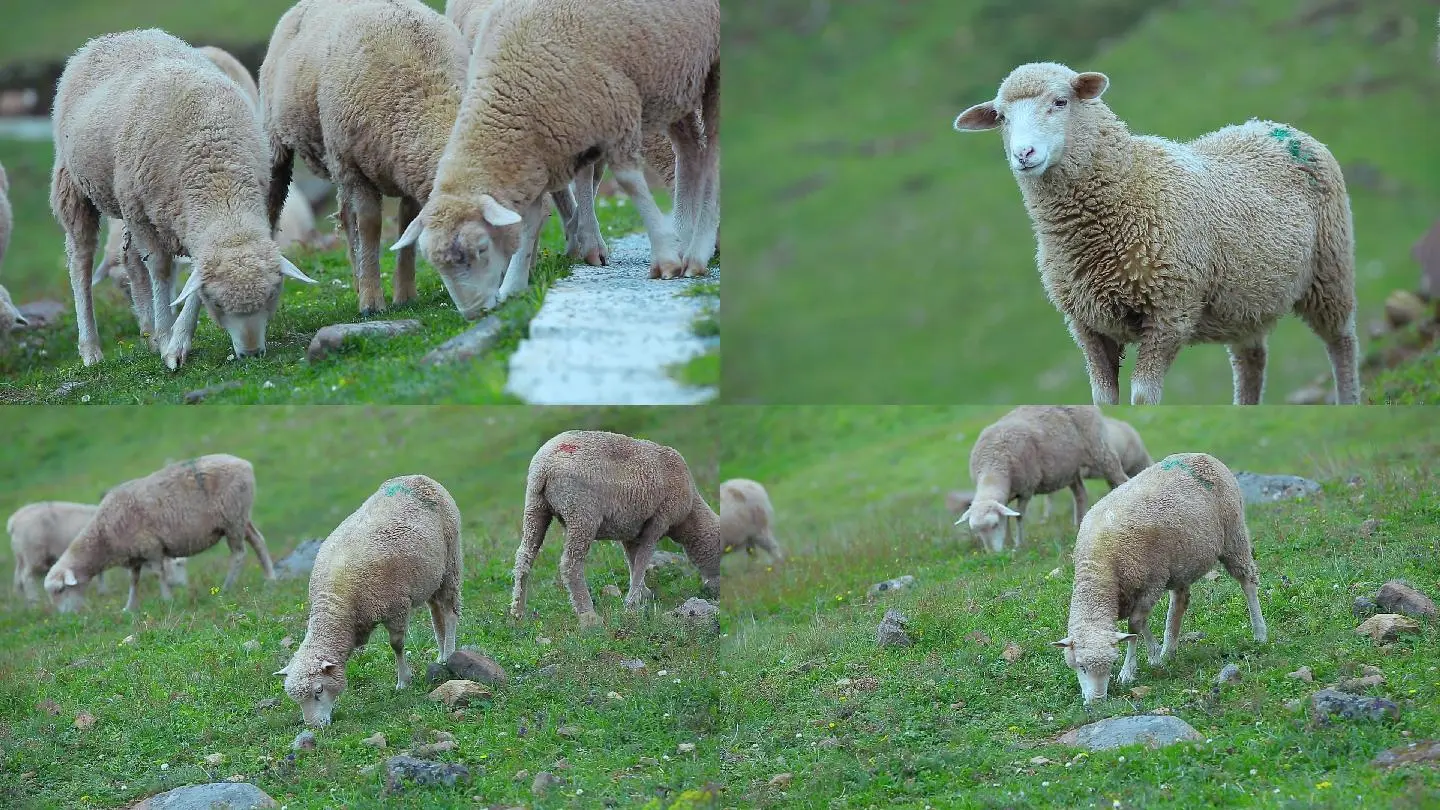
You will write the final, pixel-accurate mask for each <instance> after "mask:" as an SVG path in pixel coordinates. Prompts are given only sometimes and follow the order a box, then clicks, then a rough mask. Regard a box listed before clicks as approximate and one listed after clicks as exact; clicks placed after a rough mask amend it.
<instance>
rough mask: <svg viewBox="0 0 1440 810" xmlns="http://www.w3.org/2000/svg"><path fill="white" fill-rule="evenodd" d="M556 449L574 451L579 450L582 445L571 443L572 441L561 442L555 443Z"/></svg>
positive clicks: (566, 451)
mask: <svg viewBox="0 0 1440 810" xmlns="http://www.w3.org/2000/svg"><path fill="white" fill-rule="evenodd" d="M555 449H556V450H559V451H560V452H562V453H573V452H575V451H576V450H579V449H580V445H578V444H571V443H569V442H561V443H559V444H557V445H555Z"/></svg>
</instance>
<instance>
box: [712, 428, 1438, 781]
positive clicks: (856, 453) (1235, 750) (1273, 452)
mask: <svg viewBox="0 0 1440 810" xmlns="http://www.w3.org/2000/svg"><path fill="white" fill-rule="evenodd" d="M1429 410H1430V409H1420V408H1392V409H1383V410H1382V409H1363V411H1362V410H1356V409H1296V408H1261V409H1254V410H1246V411H1244V412H1239V411H1235V410H1233V409H1230V408H1226V407H1220V408H1193V407H1192V408H1162V409H1158V410H1157V409H1150V410H1141V409H1124V408H1115V409H1107V412H1108V413H1110V414H1111V415H1114V416H1117V417H1119V418H1121V419H1125V420H1128V421H1130V422H1131V424H1133V425H1134V426H1135V427H1136V428H1137V429H1138V430H1139V431H1140V433H1141V434H1142V436H1143V437H1144V439H1145V442H1146V444H1147V446H1148V447H1149V450H1150V452H1151V454H1152V455H1153V456H1154V457H1155V458H1157V459H1158V458H1161V457H1163V456H1164V455H1166V454H1168V453H1172V452H1181V451H1195V450H1199V451H1205V452H1209V453H1212V454H1214V455H1216V456H1218V457H1219V458H1221V459H1222V460H1223V461H1225V462H1226V463H1227V464H1229V465H1230V466H1232V467H1234V468H1238V469H1243V470H1250V471H1254V472H1262V473H1291V474H1296V475H1302V476H1307V477H1310V478H1312V479H1315V480H1317V481H1319V482H1320V483H1321V484H1323V487H1324V488H1323V491H1322V492H1320V493H1318V494H1316V495H1314V496H1312V497H1311V498H1309V499H1306V500H1301V501H1292V502H1284V503H1279V504H1268V505H1262V506H1255V507H1251V508H1250V509H1249V510H1248V511H1247V520H1248V524H1249V527H1250V531H1251V534H1252V536H1253V538H1254V547H1255V550H1256V558H1257V562H1258V565H1259V570H1260V577H1261V596H1260V599H1261V604H1262V606H1263V610H1264V613H1265V617H1266V619H1267V620H1268V622H1269V626H1270V643H1268V644H1265V645H1260V644H1257V643H1255V642H1254V641H1253V639H1251V637H1250V633H1249V625H1248V623H1247V620H1246V613H1245V603H1244V599H1243V596H1242V594H1241V591H1240V588H1239V586H1238V584H1237V583H1236V582H1235V581H1234V580H1232V579H1230V578H1229V577H1228V576H1224V575H1222V576H1221V577H1220V578H1219V579H1218V580H1216V581H1214V582H1209V583H1206V582H1201V583H1198V584H1197V585H1196V586H1195V588H1194V589H1193V591H1192V597H1191V608H1190V611H1189V612H1188V613H1187V614H1186V615H1185V624H1184V626H1183V630H1184V631H1185V632H1195V633H1198V634H1200V637H1199V638H1198V639H1194V638H1189V639H1187V640H1185V641H1184V642H1182V644H1181V645H1180V647H1179V650H1178V653H1177V655H1176V657H1175V658H1173V659H1172V660H1171V661H1170V662H1168V663H1167V664H1165V665H1162V666H1159V667H1153V666H1148V665H1146V664H1145V662H1144V661H1143V660H1142V661H1141V666H1140V670H1139V680H1138V683H1137V684H1136V685H1137V686H1140V687H1144V689H1148V690H1149V692H1148V694H1145V695H1144V696H1143V697H1133V696H1132V695H1130V694H1129V692H1128V689H1127V688H1126V687H1121V686H1118V685H1116V684H1113V683H1112V685H1111V692H1110V694H1111V698H1110V699H1109V700H1108V701H1106V702H1104V703H1102V704H1099V705H1098V706H1096V707H1095V708H1094V709H1093V710H1086V709H1084V708H1082V702H1081V699H1080V693H1079V689H1078V687H1077V684H1076V679H1075V676H1074V674H1073V672H1072V671H1071V670H1069V669H1068V668H1067V667H1066V666H1065V663H1064V660H1063V657H1062V656H1061V654H1060V653H1059V652H1058V651H1057V650H1055V649H1053V648H1051V647H1050V646H1048V645H1049V642H1051V641H1054V640H1055V639H1058V638H1060V637H1062V636H1064V635H1065V627H1066V617H1067V614H1068V609H1069V604H1070V593H1071V583H1072V573H1073V572H1072V569H1071V564H1070V561H1069V559H1068V556H1067V555H1068V554H1069V552H1070V549H1071V548H1072V545H1073V542H1074V530H1073V528H1072V527H1071V525H1070V519H1071V504H1070V497H1069V496H1068V494H1061V495H1059V496H1055V497H1053V498H1052V501H1053V507H1054V514H1053V515H1052V516H1051V518H1050V519H1049V520H1042V519H1041V517H1040V516H1041V514H1042V512H1043V507H1042V506H1041V504H1040V503H1038V502H1037V503H1035V504H1032V506H1031V511H1030V520H1028V521H1027V522H1026V546H1025V547H1024V548H1022V549H1020V550H1019V551H1017V552H1010V553H1007V554H1006V555H1005V556H1003V557H997V556H992V555H985V554H982V553H980V551H979V549H978V544H976V543H974V542H973V541H972V540H971V539H970V536H969V532H968V531H966V530H963V529H960V528H957V527H955V526H952V525H951V524H952V522H953V521H954V519H955V516H954V515H953V514H951V513H950V512H948V511H947V510H946V507H945V502H944V493H945V492H946V491H947V490H950V489H967V488H970V486H971V484H970V481H969V475H968V472H967V461H966V459H967V457H968V452H969V447H970V445H971V443H972V442H973V441H974V439H975V436H976V434H977V433H978V432H979V430H980V429H981V428H983V427H984V426H985V425H987V424H989V423H990V422H992V421H993V420H994V419H995V418H997V417H998V416H999V415H1001V414H1002V413H1004V411H1005V409H1003V408H986V407H959V408H939V407H927V406H912V407H883V408H882V407H849V408H835V407H827V408H810V407H790V408H762V407H749V408H746V407H731V408H726V409H725V410H724V413H723V416H722V418H721V423H720V428H719V433H718V436H719V441H720V447H721V479H722V480H724V479H727V478H732V477H749V478H755V479H758V480H760V481H761V482H763V483H764V484H765V485H766V486H767V488H768V489H769V492H770V496H771V500H772V502H773V503H774V506H775V510H776V515H777V517H776V520H777V527H778V532H777V533H778V537H779V540H780V543H781V544H782V545H783V546H784V548H785V550H786V553H787V555H789V559H787V560H786V561H785V563H783V564H781V565H779V566H769V565H768V564H767V563H766V561H764V560H763V558H760V557H757V559H756V560H755V561H754V562H753V563H752V564H750V565H746V564H745V563H744V562H742V561H736V563H735V564H734V565H733V566H732V567H731V568H729V569H727V572H726V580H725V588H726V591H725V594H726V595H725V599H724V607H725V610H726V612H727V613H728V614H730V615H729V618H730V621H731V622H732V635H731V639H730V640H729V643H728V644H727V645H726V646H725V647H724V649H723V650H722V651H721V653H720V654H721V656H722V660H723V661H724V662H725V668H726V669H727V671H728V672H729V673H730V676H729V678H728V679H727V680H726V682H725V683H726V684H727V685H728V686H727V688H726V689H724V690H723V691H722V693H721V695H720V700H721V709H720V714H721V716H723V717H725V718H726V723H727V728H726V730H725V733H724V735H723V736H724V739H725V748H724V750H723V751H721V756H722V759H723V761H724V765H723V766H722V775H723V779H722V784H724V785H725V786H726V788H727V792H726V794H725V795H726V801H727V803H731V804H734V805H736V806H745V807H761V808H764V807H786V808H812V807H813V808H864V807H914V808H920V807H931V806H933V807H995V808H1000V807H1024V806H1037V807H1038V806H1057V807H1097V806H1098V807H1105V808H1110V807H1125V808H1128V807H1137V808H1138V807H1200V806H1210V807H1214V806H1237V805H1243V806H1257V807H1336V808H1340V807H1356V806H1365V807H1385V806H1390V807H1425V806H1432V805H1434V804H1435V803H1436V802H1437V801H1440V772H1437V771H1436V770H1433V769H1424V768H1423V767H1421V768H1415V769H1404V768H1402V769H1397V770H1394V771H1382V770H1379V769H1376V768H1373V767H1371V766H1370V765H1369V764H1368V763H1369V761H1370V760H1371V758H1373V757H1374V756H1375V755H1376V754H1377V753H1378V752H1380V751H1381V750H1383V749H1387V748H1391V747H1395V746H1398V745H1402V744H1404V743H1406V742H1407V741H1414V740H1420V739H1425V738H1428V737H1432V736H1433V735H1434V731H1435V729H1436V728H1437V723H1440V709H1437V706H1440V679H1437V678H1436V677H1435V671H1436V668H1437V666H1440V654H1437V653H1436V649H1437V648H1436V641H1437V630H1436V626H1435V625H1434V623H1433V622H1430V623H1426V626H1425V627H1424V628H1423V629H1422V632H1421V633H1420V634H1418V635H1407V636H1404V637H1402V639H1401V640H1400V641H1398V642H1396V643H1394V644H1393V645H1387V646H1386V647H1383V648H1377V646H1376V645H1375V644H1374V643H1373V642H1372V641H1371V640H1370V639H1369V638H1366V637H1364V636H1358V635H1356V634H1355V633H1354V632H1353V629H1354V627H1355V626H1356V624H1358V620H1357V619H1355V618H1354V617H1353V616H1352V615H1351V604H1352V601H1353V600H1354V598H1355V597H1357V596H1361V595H1373V594H1374V592H1375V590H1376V589H1377V588H1378V587H1379V585H1380V584H1381V583H1382V582H1385V581H1387V580H1389V579H1392V578H1401V579H1408V580H1409V581H1410V582H1411V583H1413V584H1414V585H1415V586H1416V587H1418V588H1421V589H1422V590H1425V591H1426V592H1428V593H1429V594H1431V595H1432V596H1434V595H1435V594H1436V593H1437V592H1440V578H1437V573H1436V568H1435V564H1434V561H1435V553H1436V552H1435V542H1436V540H1435V538H1436V536H1437V532H1440V498H1437V495H1436V492H1437V491H1440V489H1437V485H1440V480H1437V477H1436V474H1435V472H1434V470H1433V469H1432V468H1431V467H1432V465H1431V464H1430V459H1432V458H1433V457H1434V456H1435V454H1436V452H1440V430H1437V427H1436V422H1435V418H1434V414H1433V413H1430V412H1428V411H1429ZM1094 484H1098V486H1097V485H1094ZM1104 492H1105V486H1104V482H1092V486H1091V487H1090V494H1091V503H1092V505H1093V504H1094V503H1095V501H1096V499H1098V498H1099V497H1101V496H1102V495H1103V493H1104ZM906 574H908V575H912V576H914V577H915V580H916V581H915V585H914V586H913V587H911V588H909V589H906V590H902V591H900V592H897V593H894V594H893V595H890V596H889V597H882V598H880V599H879V600H878V601H876V602H874V603H871V602H867V601H866V589H867V588H869V587H870V586H871V585H873V584H875V583H879V582H881V581H883V580H888V579H891V578H894V577H899V576H902V575H906ZM1162 602H1163V600H1162ZM887 608H895V609H898V610H899V611H901V612H902V613H903V614H905V615H906V616H907V617H908V618H909V620H910V624H909V628H908V632H909V635H910V637H911V638H912V640H913V642H914V643H913V645H912V646H910V647H902V648H877V646H876V624H877V622H879V620H880V618H881V616H882V615H883V614H884V613H885V611H886V609H887ZM1163 612H1164V605H1163V604H1161V605H1158V606H1157V607H1156V610H1155V614H1153V615H1152V617H1151V626H1152V628H1157V633H1158V628H1160V627H1161V626H1162V624H1163V618H1162V616H1163ZM1010 644H1014V645H1016V649H1015V650H1013V651H1012V652H1011V656H1012V657H1013V658H1014V660H1013V661H1012V660H1009V659H1007V658H1006V657H1004V656H1002V654H1001V653H1002V651H1003V650H1004V649H1005V648H1006V647H1007V645H1010ZM1016 653H1018V657H1017V656H1016ZM1227 663H1234V664H1237V665H1238V667H1239V670H1240V673H1241V678H1240V680H1239V682H1238V683H1235V684H1231V685H1227V686H1224V687H1217V686H1215V685H1214V683H1215V677H1216V673H1217V672H1218V671H1219V670H1220V668H1221V667H1222V666H1223V665H1225V664H1227ZM1366 665H1373V666H1376V667H1379V668H1380V669H1381V671H1382V672H1383V675H1384V679H1385V680H1384V683H1383V684H1382V685H1381V686H1379V687H1376V688H1374V689H1373V690H1372V691H1371V693H1372V694H1376V695H1379V696H1382V697H1386V698H1389V699H1391V700H1393V701H1395V702H1397V703H1398V704H1399V705H1400V707H1401V717H1400V719H1399V721H1398V722H1394V723H1386V724H1374V725H1371V724H1365V723H1339V724H1337V725H1335V726H1332V727H1312V726H1310V725H1308V724H1307V721H1306V718H1305V717H1304V716H1303V714H1302V713H1301V712H1300V711H1299V710H1298V709H1292V708H1290V707H1288V706H1287V701H1291V700H1296V699H1300V700H1303V699H1305V698H1307V697H1308V696H1309V695H1310V694H1311V693H1312V692H1314V691H1315V690H1317V689H1319V688H1321V687H1322V686H1323V685H1326V684H1329V683H1332V682H1334V681H1336V680H1338V679H1340V678H1343V677H1349V676H1352V675H1358V674H1360V671H1361V668H1362V666H1366ZM1301 666H1309V667H1310V668H1311V669H1312V670H1313V672H1314V683H1313V684H1308V683H1303V682H1300V681H1298V680H1296V679H1294V678H1291V677H1287V673H1289V672H1292V671H1295V670H1297V669H1299V668H1300V667H1301ZM1144 689H1142V690H1141V691H1142V692H1143V691H1144ZM1162 710H1169V711H1170V712H1172V713H1173V714H1174V715H1175V716H1178V717H1180V718H1182V719H1184V720H1185V721H1187V722H1189V723H1190V724H1191V725H1193V726H1194V727H1195V728H1197V729H1198V730H1200V732H1201V733H1202V734H1204V736H1205V737H1206V741H1205V742H1203V743H1196V744H1193V745H1181V746H1175V747H1173V748H1167V749H1164V750H1160V751H1147V750H1143V749H1129V750H1123V751H1110V752H1096V753H1092V754H1089V755H1084V754H1082V755H1080V756H1077V755H1076V751H1075V749H1073V748H1067V747H1064V746H1058V745H1054V744H1053V742H1052V741H1053V738H1054V737H1055V736H1056V735H1058V734H1059V733H1061V732H1063V731H1065V730H1067V729H1070V728H1074V727H1076V726H1079V725H1081V724H1084V723H1087V722H1091V721H1094V720H1097V719H1100V718H1102V717H1108V716H1114V715H1128V714H1144V713H1150V712H1158V713H1163V711H1162Z"/></svg>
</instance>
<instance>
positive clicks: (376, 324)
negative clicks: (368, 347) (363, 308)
mask: <svg viewBox="0 0 1440 810" xmlns="http://www.w3.org/2000/svg"><path fill="white" fill-rule="evenodd" d="M419 328H420V322H419V321H417V320H414V319H408V320H403V321H366V322H364V323H335V324H331V325H329V326H326V327H324V328H322V329H321V330H320V331H318V332H316V333H315V337H314V338H313V339H311V341H310V347H309V348H308V349H306V350H305V359H306V360H307V361H308V362H311V363H316V362H319V361H321V360H324V359H325V358H326V357H327V356H328V355H329V354H330V353H331V352H333V351H336V350H338V349H339V348H340V347H341V346H342V345H343V344H344V343H345V341H346V340H347V339H349V338H351V337H362V336H363V337H376V338H382V337H394V336H395V335H400V334H404V333H406V332H414V331H416V330H417V329H419Z"/></svg>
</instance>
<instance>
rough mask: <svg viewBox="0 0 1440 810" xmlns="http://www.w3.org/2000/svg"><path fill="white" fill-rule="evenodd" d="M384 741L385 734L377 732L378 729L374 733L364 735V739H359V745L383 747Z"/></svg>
mask: <svg viewBox="0 0 1440 810" xmlns="http://www.w3.org/2000/svg"><path fill="white" fill-rule="evenodd" d="M385 743H386V740H385V735H384V734H381V733H380V732H378V731H377V732H375V733H374V734H371V735H370V736H369V737H366V738H365V739H363V740H361V741H360V744H361V745H368V746H370V747H371V748H384V747H385Z"/></svg>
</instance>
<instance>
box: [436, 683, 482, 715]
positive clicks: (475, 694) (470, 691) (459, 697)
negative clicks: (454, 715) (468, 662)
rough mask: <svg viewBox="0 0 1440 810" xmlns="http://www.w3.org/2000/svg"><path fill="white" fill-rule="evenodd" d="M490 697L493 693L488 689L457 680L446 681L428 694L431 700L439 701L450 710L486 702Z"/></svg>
mask: <svg viewBox="0 0 1440 810" xmlns="http://www.w3.org/2000/svg"><path fill="white" fill-rule="evenodd" d="M492 696H493V693H492V692H491V691H490V690H489V689H488V688H486V687H484V686H481V685H480V684H478V683H475V682H474V681H466V680H458V679H457V680H453V681H446V682H445V683H442V684H440V685H439V686H438V687H436V688H435V691H433V692H431V693H430V699H431V700H438V701H441V702H443V703H444V704H445V705H446V706H448V707H450V708H452V709H457V708H464V707H466V706H469V705H471V704H472V703H474V702H475V701H479V700H487V699H489V698H490V697H492Z"/></svg>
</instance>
